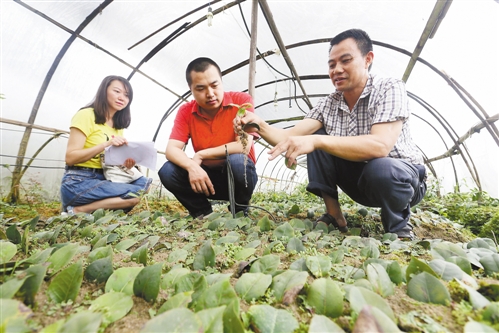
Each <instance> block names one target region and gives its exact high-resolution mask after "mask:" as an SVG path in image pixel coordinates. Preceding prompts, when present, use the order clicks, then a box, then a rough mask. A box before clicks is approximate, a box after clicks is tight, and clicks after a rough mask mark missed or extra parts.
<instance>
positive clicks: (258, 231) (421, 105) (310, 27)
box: [0, 0, 499, 332]
mask: <svg viewBox="0 0 499 333" xmlns="http://www.w3.org/2000/svg"><path fill="white" fill-rule="evenodd" d="M0 12H1V14H0V15H1V37H0V38H1V43H0V51H1V52H0V56H1V62H0V72H1V74H0V110H1V111H0V137H1V150H0V164H1V168H0V170H1V171H0V196H1V198H2V200H1V202H0V221H1V223H2V228H1V229H0V264H1V265H2V266H1V267H0V269H1V270H2V275H1V277H0V283H1V285H0V298H1V300H0V327H1V329H0V331H2V332H156V331H157V332H163V331H165V332H170V331H172V332H173V331H176V332H368V331H369V332H394V331H402V332H495V331H499V319H498V318H499V303H498V302H499V282H498V281H497V277H498V276H499V254H498V249H499V248H498V244H497V239H496V236H497V233H499V168H498V167H497V165H498V164H499V130H498V120H499V111H498V110H499V102H498V101H497V97H496V96H495V95H496V94H497V93H498V91H499V83H498V82H499V81H498V80H497V77H498V76H499V64H498V62H497V59H496V58H497V54H498V53H499V43H498V41H499V1H497V0H475V1H466V0H420V1H381V0H370V1H367V0H364V1H336V0H328V1H326V0H322V1H311V0H310V1H308V0H300V1H282V0H253V1H245V0H234V1H221V0H215V1H209V2H207V1H197V0H189V1H180V0H163V1H139V0H135V1H122V0H104V1H97V0H89V1H78V0H72V1H59V0H54V1H42V0H32V1H20V0H2V1H1V2H0ZM348 29H362V30H364V31H366V32H367V33H368V34H369V36H370V38H371V39H372V44H373V52H372V54H374V56H373V59H372V67H370V69H369V73H370V75H371V74H372V75H375V76H376V77H381V78H394V79H398V80H402V81H403V82H404V83H405V90H406V91H407V98H408V100H409V105H410V108H409V113H410V117H409V118H410V135H411V136H412V141H413V142H414V144H415V146H416V147H417V150H418V152H419V154H421V155H422V161H423V163H424V165H425V168H426V173H427V179H426V186H427V190H426V195H425V197H424V198H423V199H422V201H421V202H419V201H418V204H417V205H414V207H412V206H411V205H409V207H408V214H410V220H409V221H410V222H409V224H411V225H412V226H413V231H414V235H415V237H411V239H404V237H402V236H401V234H400V233H399V234H397V233H396V232H387V227H386V225H385V215H383V212H382V211H381V210H380V209H379V207H371V206H370V205H367V204H366V205H361V204H360V203H358V202H356V201H355V199H352V198H350V197H349V196H348V195H346V194H345V193H340V194H339V199H338V201H339V203H340V204H341V207H342V210H343V213H342V216H344V219H345V221H346V222H347V224H348V228H346V227H345V228H344V229H342V227H339V226H338V222H337V221H336V220H335V219H334V218H332V222H331V223H327V222H326V221H324V220H321V217H323V216H325V215H328V214H329V213H328V212H329V209H328V207H327V206H325V202H324V201H323V200H322V199H321V198H320V197H318V196H315V195H313V194H312V193H311V192H310V191H307V190H306V189H307V185H309V184H310V183H309V181H310V182H313V179H310V178H311V176H310V175H311V174H312V175H313V172H312V171H311V170H315V169H312V168H311V167H310V165H312V164H313V162H311V157H310V156H311V155H307V154H306V153H300V154H299V156H298V157H297V158H296V166H295V167H289V165H287V163H288V158H287V157H288V156H287V155H286V151H284V152H280V153H276V154H275V156H274V158H270V159H269V154H272V153H273V152H274V151H273V150H272V149H273V147H274V146H275V142H273V141H272V140H268V141H267V140H266V139H265V138H264V137H263V136H265V137H267V136H266V135H262V137H259V136H258V135H256V136H254V137H253V136H251V138H252V139H253V140H254V152H251V153H250V154H249V156H247V157H245V158H246V159H247V158H248V157H251V158H253V157H254V162H255V163H254V164H255V171H254V173H255V174H256V175H257V177H258V181H257V182H256V185H255V189H254V192H253V196H252V198H251V201H250V204H249V210H248V209H244V210H241V211H237V207H240V206H239V204H236V201H234V200H235V199H234V196H235V197H236V198H238V194H239V193H234V192H235V190H234V185H233V183H231V180H230V177H229V180H228V182H229V186H228V189H227V191H228V196H229V197H228V198H227V199H226V198H223V199H218V198H215V199H213V200H210V201H209V202H210V205H211V207H212V211H213V213H211V214H210V215H208V216H201V215H200V216H197V215H198V214H194V213H192V209H194V208H191V209H189V208H186V207H185V204H184V205H183V204H182V203H181V202H180V201H182V200H180V199H178V200H177V199H176V195H173V194H172V193H171V191H169V190H167V189H166V188H165V186H164V185H163V184H162V181H163V183H164V179H160V176H159V175H158V172H159V171H160V170H163V169H162V167H163V165H166V164H165V162H167V163H170V164H172V163H173V161H170V160H172V159H173V158H170V159H167V157H166V156H172V155H169V152H170V151H171V150H170V149H171V148H170V144H171V139H172V137H173V133H176V131H178V123H177V122H176V117H177V115H178V114H179V113H181V112H179V110H181V108H182V107H183V106H184V107H185V105H186V104H187V103H191V102H192V103H196V102H198V101H197V99H196V91H195V90H191V86H190V84H188V83H187V82H186V68H187V66H188V65H189V64H190V63H191V61H193V60H194V59H196V58H200V57H207V58H210V59H213V60H214V61H215V62H216V63H217V64H218V66H219V67H220V74H221V79H222V82H223V88H222V89H224V90H225V92H237V93H240V92H243V93H244V94H240V95H237V96H251V101H252V106H251V107H250V108H251V109H252V110H253V109H254V114H255V115H256V116H257V117H258V118H257V119H262V120H263V121H265V122H266V124H268V125H270V126H272V127H271V128H273V129H275V131H276V133H281V130H282V129H285V130H293V128H295V125H297V124H302V121H303V120H304V119H305V120H307V117H306V116H307V114H309V112H311V110H313V109H314V107H315V106H316V105H318V104H320V103H322V102H323V101H324V100H325V99H326V98H328V96H330V95H332V93H333V92H334V91H335V90H336V88H335V86H336V83H335V82H334V80H332V78H331V77H330V65H331V60H330V58H329V57H330V52H331V51H332V48H333V47H334V46H332V45H330V42H331V39H332V38H333V37H335V36H336V35H338V34H339V33H341V32H343V31H346V30H348ZM193 73H194V72H193ZM110 75H115V76H119V77H122V78H125V79H126V80H125V81H126V82H129V85H130V86H131V88H133V94H132V93H131V90H130V89H131V88H128V85H127V84H125V83H123V87H124V90H126V92H127V94H125V95H126V98H127V99H129V100H130V101H131V100H132V99H133V103H131V102H130V103H129V110H130V114H131V121H130V122H129V125H127V124H126V123H125V126H122V127H120V128H119V130H120V131H121V128H124V130H123V132H119V133H124V134H123V136H124V137H126V139H127V140H128V146H129V147H131V146H134V145H138V146H140V147H144V148H143V149H144V151H145V150H146V147H147V149H150V151H152V153H151V154H152V157H151V156H149V157H150V160H148V163H144V164H142V166H141V171H142V174H143V175H144V177H145V178H143V179H147V178H151V181H152V184H151V186H150V187H149V183H147V185H143V186H144V189H145V188H148V190H147V191H146V192H144V191H142V190H140V191H138V192H137V193H138V194H136V195H134V196H133V195H131V196H130V197H128V198H129V199H130V198H131V197H133V198H132V199H133V200H134V205H133V206H131V207H118V206H114V207H113V208H110V209H106V207H107V206H103V207H102V208H98V209H91V210H89V211H88V212H87V213H85V212H77V211H76V210H75V211H73V206H72V204H71V205H69V204H68V203H67V202H66V201H65V200H66V199H65V198H64V195H65V194H64V193H63V192H64V191H62V192H61V182H62V180H63V177H64V176H65V175H66V174H67V172H68V171H67V170H70V169H68V165H69V166H70V167H72V165H71V164H73V163H70V162H68V161H71V160H68V156H70V154H69V152H70V149H72V145H73V142H74V141H71V140H70V134H71V136H72V138H73V139H72V140H76V139H74V138H75V137H74V134H72V133H73V132H72V131H73V129H74V125H73V124H74V121H75V120H74V117H75V115H76V114H77V112H78V111H79V110H80V109H82V108H84V107H88V106H89V105H90V103H93V102H94V99H97V96H96V91H97V88H98V87H99V85H100V84H101V82H102V81H103V79H104V78H105V77H108V76H110ZM191 80H192V77H191ZM112 82H121V81H116V80H115V81H112ZM120 87H121V86H120ZM120 89H121V88H120ZM234 103H235V102H234ZM236 104H241V103H236ZM196 105H198V104H196ZM92 107H94V104H92ZM115 111H116V110H115ZM96 114H97V113H96ZM95 117H97V116H95ZM308 120H310V119H308ZM96 123H97V118H96ZM115 124H116V122H115ZM175 124H177V126H175ZM297 127H298V126H297ZM113 129H114V128H113ZM258 129H260V127H258ZM261 131H262V133H265V129H261ZM79 133H80V134H83V132H82V131H79ZM109 133H111V132H109ZM113 133H114V132H113ZM116 133H118V132H116ZM109 135H110V137H111V134H109ZM120 135H121V134H120ZM171 135H172V137H171ZM106 136H107V134H106ZM234 136H235V134H234ZM117 137H118V135H117ZM108 139H109V138H108ZM189 139H190V140H189V142H188V144H187V145H186V146H185V147H182V146H179V147H176V148H179V150H183V151H184V152H185V155H186V156H188V157H189V158H193V159H194V157H193V156H196V155H195V152H196V151H197V148H195V147H194V146H195V144H194V143H193V140H194V138H192V137H189ZM113 140H115V137H114V136H112V139H109V142H114V141H113ZM83 142H85V138H84V139H83V141H82V147H83ZM179 142H180V141H179ZM112 144H114V143H111V145H112ZM167 146H168V148H167ZM392 146H393V145H392ZM226 147H227V146H226ZM94 148H95V147H94ZM226 149H228V148H226ZM106 154H107V152H106ZM165 154H166V155H165ZM227 154H229V153H228V152H227ZM252 154H253V155H252ZM93 155H95V154H93ZM246 155H248V153H246ZM71 156H73V155H71ZM182 156H183V155H182ZM384 156H386V155H384ZM91 157H92V156H89V157H88V158H87V160H88V159H90V158H91ZM172 157H173V156H172ZM109 158H111V157H109V156H108V155H106V162H107V161H108V159H109ZM223 158H224V157H222V158H221V159H222V160H223ZM151 161H152V162H151ZM175 161H177V160H175ZM99 163H100V162H99ZM246 163H247V160H245V164H244V165H245V169H244V176H245V181H246V182H247V181H248V179H247V170H246ZM76 164H78V163H76ZM229 169H230V168H229ZM238 170H239V169H233V170H232V171H233V172H235V173H238V172H239V171H238ZM248 172H249V171H248ZM236 176H237V174H236ZM103 177H104V176H103ZM223 177H226V176H225V174H224V176H223ZM134 181H135V180H134ZM340 187H341V186H340ZM236 192H237V191H236ZM132 194H133V193H132ZM127 195H128V194H127ZM116 197H120V195H116ZM182 202H183V201H182ZM74 206H77V205H74ZM242 206H244V205H242ZM235 207H236V208H235ZM77 208H78V207H77ZM234 209H236V211H235V210H234ZM190 213H191V214H190ZM193 215H194V216H193ZM407 219H409V217H407ZM323 222H326V223H323ZM411 228H412V227H411Z"/></svg>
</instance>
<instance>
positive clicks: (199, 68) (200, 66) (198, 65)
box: [185, 57, 222, 87]
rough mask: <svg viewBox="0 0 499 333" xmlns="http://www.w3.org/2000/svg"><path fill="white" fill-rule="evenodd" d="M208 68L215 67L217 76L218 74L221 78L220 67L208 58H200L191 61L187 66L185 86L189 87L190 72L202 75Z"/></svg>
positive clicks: (190, 82)
mask: <svg viewBox="0 0 499 333" xmlns="http://www.w3.org/2000/svg"><path fill="white" fill-rule="evenodd" d="M210 66H215V68H216V69H217V70H218V74H220V77H222V71H221V70H220V67H219V66H218V65H217V63H216V62H214V61H213V60H211V59H210V58H205V57H200V58H196V59H194V60H193V61H191V62H190V63H189V65H187V69H186V70H185V79H186V80H187V84H188V85H189V87H190V86H191V84H192V77H191V72H192V71H194V72H196V73H202V72H204V71H205V70H206V69H208V67H210Z"/></svg>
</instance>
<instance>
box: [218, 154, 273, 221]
mask: <svg viewBox="0 0 499 333" xmlns="http://www.w3.org/2000/svg"><path fill="white" fill-rule="evenodd" d="M225 158H226V160H227V180H228V188H229V204H230V213H231V214H232V218H236V205H238V206H241V207H248V208H258V209H261V210H263V211H264V212H266V213H267V214H269V215H270V217H271V218H272V220H274V222H277V220H276V218H275V217H274V215H272V213H271V212H269V211H268V210H266V209H265V208H262V207H259V206H250V205H243V204H238V203H237V202H236V198H235V195H234V191H235V188H234V174H233V173H232V167H231V165H230V160H229V152H228V151H227V145H225Z"/></svg>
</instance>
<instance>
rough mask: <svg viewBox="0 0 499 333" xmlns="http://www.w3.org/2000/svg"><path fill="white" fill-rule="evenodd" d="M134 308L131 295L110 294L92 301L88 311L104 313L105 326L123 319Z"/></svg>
mask: <svg viewBox="0 0 499 333" xmlns="http://www.w3.org/2000/svg"><path fill="white" fill-rule="evenodd" d="M132 307H133V300H132V297H131V296H130V295H127V294H124V293H119V292H110V293H106V294H104V295H101V296H99V297H98V298H97V299H95V300H94V301H92V305H90V307H89V308H88V310H90V311H92V312H102V314H103V315H104V319H103V320H104V323H105V326H107V325H108V324H111V323H114V322H115V321H117V320H119V319H121V318H123V317H124V316H126V315H127V313H128V312H130V310H131V309H132Z"/></svg>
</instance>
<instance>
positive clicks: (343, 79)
mask: <svg viewBox="0 0 499 333" xmlns="http://www.w3.org/2000/svg"><path fill="white" fill-rule="evenodd" d="M372 60H373V53H372V52H369V53H368V54H367V55H366V56H362V53H361V52H360V50H359V47H358V46H357V43H356V42H355V40H354V39H353V38H347V39H345V40H343V41H341V42H340V43H338V44H336V45H334V46H333V47H332V48H331V52H330V53H329V61H328V64H329V77H330V78H331V81H332V82H333V85H334V86H335V87H336V89H337V90H339V91H342V92H344V93H348V92H353V91H358V90H359V89H360V90H361V91H362V90H363V89H364V86H365V84H366V80H367V77H368V76H369V71H368V68H369V65H370V64H371V62H372Z"/></svg>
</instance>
